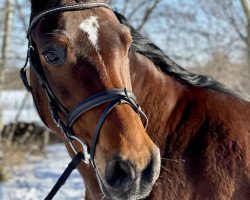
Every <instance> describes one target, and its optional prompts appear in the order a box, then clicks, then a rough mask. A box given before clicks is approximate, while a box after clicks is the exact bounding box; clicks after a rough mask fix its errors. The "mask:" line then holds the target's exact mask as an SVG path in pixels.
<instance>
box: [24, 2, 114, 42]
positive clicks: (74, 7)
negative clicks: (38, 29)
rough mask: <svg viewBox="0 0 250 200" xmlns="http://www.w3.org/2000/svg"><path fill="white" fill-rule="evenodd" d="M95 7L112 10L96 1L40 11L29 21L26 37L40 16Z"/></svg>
mask: <svg viewBox="0 0 250 200" xmlns="http://www.w3.org/2000/svg"><path fill="white" fill-rule="evenodd" d="M95 7H105V8H108V9H110V10H112V9H111V7H110V6H109V5H108V4H106V3H96V2H93V3H81V4H74V5H67V6H60V7H55V8H52V9H49V10H46V11H44V12H41V13H39V14H37V15H36V16H35V17H34V19H33V20H32V21H31V23H30V25H29V28H28V30H27V33H26V37H27V38H29V35H30V32H31V30H32V29H33V28H34V26H35V25H36V24H37V22H38V21H40V20H41V19H42V18H44V17H45V16H47V15H50V14H54V13H58V12H67V11H79V10H85V9H90V8H95Z"/></svg>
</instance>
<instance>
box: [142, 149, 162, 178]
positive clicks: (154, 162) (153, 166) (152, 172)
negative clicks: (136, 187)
mask: <svg viewBox="0 0 250 200" xmlns="http://www.w3.org/2000/svg"><path fill="white" fill-rule="evenodd" d="M159 172H160V156H159V151H155V152H154V153H153V155H152V157H151V160H150V162H149V163H148V165H147V166H146V168H145V169H144V170H143V171H142V180H144V181H146V182H152V181H154V180H155V179H156V178H157V177H158V176H159Z"/></svg>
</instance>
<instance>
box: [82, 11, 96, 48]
mask: <svg viewBox="0 0 250 200" xmlns="http://www.w3.org/2000/svg"><path fill="white" fill-rule="evenodd" d="M80 28H81V29H82V30H83V31H84V32H85V33H87V34H88V39H89V41H90V42H91V44H92V45H93V46H94V48H95V49H96V50H98V44H97V43H98V29H99V24H98V21H97V17H94V16H91V17H90V18H88V19H86V20H84V21H83V22H82V23H81V24H80Z"/></svg>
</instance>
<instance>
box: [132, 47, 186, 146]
mask: <svg viewBox="0 0 250 200" xmlns="http://www.w3.org/2000/svg"><path fill="white" fill-rule="evenodd" d="M129 59H130V73H131V81H132V87H133V91H134V93H135V94H136V96H137V98H138V102H139V104H140V105H141V107H142V109H143V110H144V111H145V113H146V114H147V116H148V118H149V126H148V129H147V132H148V134H149V135H150V137H151V138H152V139H153V140H159V139H160V138H162V137H161V136H163V135H166V130H167V126H168V123H167V122H168V119H169V117H170V115H171V113H172V111H173V110H174V108H175V106H176V104H177V102H178V99H179V98H180V96H181V94H182V93H183V91H184V90H185V88H186V86H185V85H183V84H181V83H179V82H178V81H176V80H175V79H173V78H171V77H170V76H169V75H167V74H165V73H163V72H162V71H160V69H158V68H157V66H155V65H154V63H153V62H152V61H150V60H149V59H148V58H146V57H145V56H143V55H141V54H139V53H135V52H130V54H129ZM155 142H156V143H157V141H155ZM159 142H160V141H159Z"/></svg>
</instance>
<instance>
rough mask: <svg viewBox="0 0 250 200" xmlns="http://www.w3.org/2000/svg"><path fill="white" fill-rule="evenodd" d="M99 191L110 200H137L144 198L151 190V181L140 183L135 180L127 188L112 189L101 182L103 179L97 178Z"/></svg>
mask: <svg viewBox="0 0 250 200" xmlns="http://www.w3.org/2000/svg"><path fill="white" fill-rule="evenodd" d="M98 181H99V185H100V188H101V191H102V193H103V195H104V196H105V198H106V199H110V200H121V199H122V200H139V199H144V198H145V197H147V196H148V195H149V193H150V192H151V190H152V188H153V185H154V182H153V183H140V182H139V181H135V183H134V184H131V186H130V187H129V188H124V189H123V188H122V189H119V190H117V189H113V188H111V187H110V186H109V185H107V184H106V183H103V180H102V179H100V178H98Z"/></svg>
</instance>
